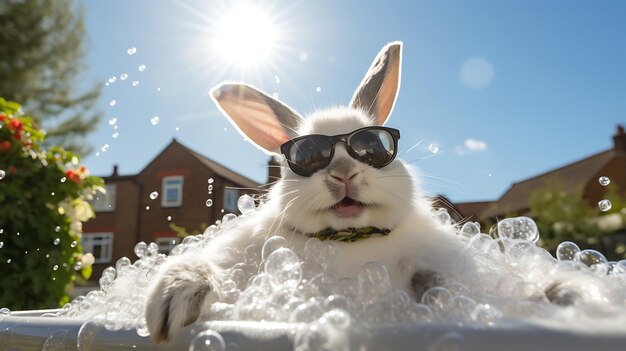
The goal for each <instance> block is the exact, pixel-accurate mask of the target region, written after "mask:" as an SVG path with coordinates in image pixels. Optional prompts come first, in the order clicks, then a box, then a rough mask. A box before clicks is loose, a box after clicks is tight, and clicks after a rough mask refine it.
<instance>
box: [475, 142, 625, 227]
mask: <svg viewBox="0 0 626 351" xmlns="http://www.w3.org/2000/svg"><path fill="white" fill-rule="evenodd" d="M616 156H617V152H616V151H615V150H614V149H609V150H607V151H603V152H600V153H597V154H594V155H592V156H589V157H587V158H584V159H582V160H580V161H576V162H573V163H570V164H568V165H565V166H563V167H560V168H557V169H554V170H551V171H548V172H546V173H542V174H540V175H537V176H535V177H532V178H529V179H526V180H524V181H521V182H518V183H514V184H513V185H512V186H511V187H510V188H509V190H507V191H506V192H505V193H504V195H502V197H500V199H499V200H497V201H494V202H493V204H492V205H490V206H487V207H485V208H484V210H483V211H482V212H481V213H480V216H479V217H480V219H487V218H492V217H496V216H499V215H504V214H508V213H520V212H523V211H526V210H528V200H529V196H530V194H531V193H532V192H533V191H535V190H539V189H542V188H545V187H546V186H549V185H550V184H552V183H554V182H558V184H559V185H560V186H562V190H563V191H566V192H568V193H576V192H579V193H580V192H582V191H583V190H584V187H585V186H586V185H587V184H588V183H589V181H591V180H593V179H594V177H596V176H597V174H598V172H600V171H601V170H602V168H603V167H604V166H606V165H607V164H608V163H609V162H610V161H611V160H612V159H613V158H614V157H616Z"/></svg>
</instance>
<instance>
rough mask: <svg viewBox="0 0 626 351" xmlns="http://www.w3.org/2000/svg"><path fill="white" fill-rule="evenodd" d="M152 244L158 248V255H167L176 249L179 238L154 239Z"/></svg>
mask: <svg viewBox="0 0 626 351" xmlns="http://www.w3.org/2000/svg"><path fill="white" fill-rule="evenodd" d="M154 242H155V243H156V244H157V245H158V247H159V253H162V254H166V255H167V254H169V253H170V252H171V251H172V250H173V249H174V247H176V245H178V244H179V243H180V238H179V237H177V236H171V237H170V236H168V237H161V238H156V240H154Z"/></svg>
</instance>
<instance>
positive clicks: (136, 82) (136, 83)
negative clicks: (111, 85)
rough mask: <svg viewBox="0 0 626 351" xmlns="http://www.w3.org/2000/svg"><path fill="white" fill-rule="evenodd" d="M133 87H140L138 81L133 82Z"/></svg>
mask: <svg viewBox="0 0 626 351" xmlns="http://www.w3.org/2000/svg"><path fill="white" fill-rule="evenodd" d="M131 85H132V86H134V87H136V86H138V85H139V81H138V80H133V82H132V83H131Z"/></svg>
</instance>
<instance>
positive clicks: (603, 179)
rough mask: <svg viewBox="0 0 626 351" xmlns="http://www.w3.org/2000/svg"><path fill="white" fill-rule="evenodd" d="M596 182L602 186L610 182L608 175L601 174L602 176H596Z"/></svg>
mask: <svg viewBox="0 0 626 351" xmlns="http://www.w3.org/2000/svg"><path fill="white" fill-rule="evenodd" d="M598 182H599V183H600V185H602V186H607V185H609V184H611V179H609V177H607V176H602V177H600V178H598Z"/></svg>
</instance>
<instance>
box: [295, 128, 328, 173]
mask: <svg viewBox="0 0 626 351" xmlns="http://www.w3.org/2000/svg"><path fill="white" fill-rule="evenodd" d="M331 147H332V146H331V145H330V144H329V143H328V141H326V140H325V139H324V138H321V137H318V136H315V135H311V136H309V137H306V138H302V139H299V140H296V141H295V142H294V143H293V145H292V146H291V149H290V150H289V158H288V159H289V161H291V163H292V164H294V165H296V166H297V167H298V169H299V170H300V172H297V173H299V174H301V175H311V174H313V173H315V172H316V171H318V170H320V169H322V168H324V167H326V166H327V165H328V161H329V159H330V154H331Z"/></svg>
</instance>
